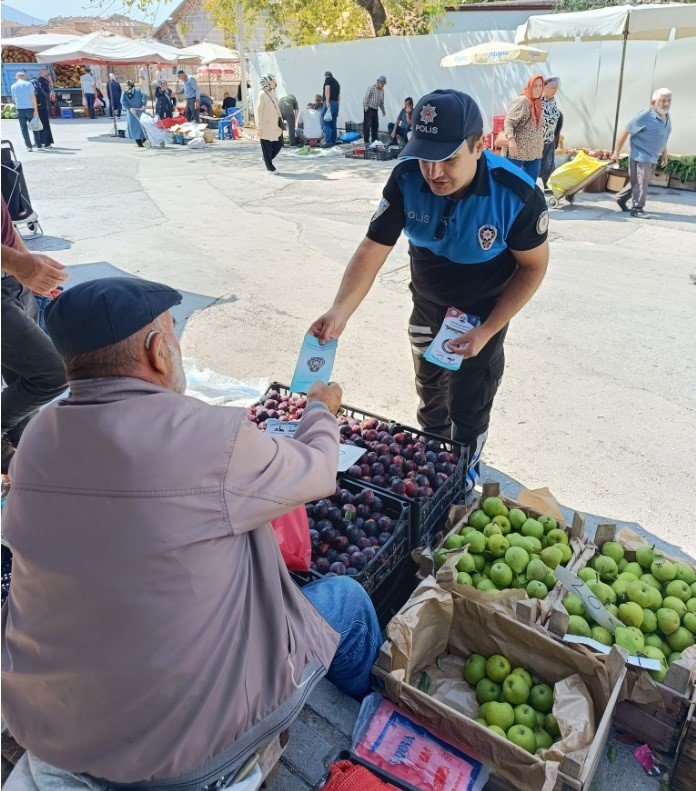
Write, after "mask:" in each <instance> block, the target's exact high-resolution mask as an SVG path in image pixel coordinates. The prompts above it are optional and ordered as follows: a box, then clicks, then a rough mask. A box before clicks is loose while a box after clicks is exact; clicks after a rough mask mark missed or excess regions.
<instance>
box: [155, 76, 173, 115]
mask: <svg viewBox="0 0 696 791" xmlns="http://www.w3.org/2000/svg"><path fill="white" fill-rule="evenodd" d="M175 105H176V98H175V96H174V94H173V93H172V91H171V90H170V89H169V86H168V85H167V81H166V80H162V82H161V84H160V85H158V86H157V87H156V88H155V112H156V113H157V115H158V116H159V117H160V118H172V117H173V115H174V107H175Z"/></svg>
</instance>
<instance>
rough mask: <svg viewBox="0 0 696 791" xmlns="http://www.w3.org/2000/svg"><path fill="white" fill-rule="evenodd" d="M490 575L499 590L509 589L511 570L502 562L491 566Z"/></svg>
mask: <svg viewBox="0 0 696 791" xmlns="http://www.w3.org/2000/svg"><path fill="white" fill-rule="evenodd" d="M501 538H503V536H501ZM490 575H491V579H492V580H493V582H494V583H495V585H496V586H497V587H498V588H500V589H501V590H502V589H503V588H507V587H509V586H510V584H511V583H512V569H511V568H510V566H508V565H507V563H503V562H502V561H498V562H497V563H494V564H493V565H492V566H491V571H490Z"/></svg>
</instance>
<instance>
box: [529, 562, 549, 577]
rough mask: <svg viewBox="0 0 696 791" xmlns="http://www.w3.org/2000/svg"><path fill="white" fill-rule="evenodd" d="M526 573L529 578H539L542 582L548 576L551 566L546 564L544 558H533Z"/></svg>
mask: <svg viewBox="0 0 696 791" xmlns="http://www.w3.org/2000/svg"><path fill="white" fill-rule="evenodd" d="M525 574H526V575H527V579H528V580H538V581H539V582H541V581H542V580H545V579H546V577H547V576H548V574H549V567H548V566H547V565H546V563H544V561H543V560H541V559H537V558H532V560H530V561H529V565H528V566H527V568H526V570H525Z"/></svg>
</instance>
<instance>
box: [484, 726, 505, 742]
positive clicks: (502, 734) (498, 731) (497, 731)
mask: <svg viewBox="0 0 696 791" xmlns="http://www.w3.org/2000/svg"><path fill="white" fill-rule="evenodd" d="M488 730H489V731H493V733H495V734H497V735H498V736H500V737H501V738H502V739H507V736H506V734H505V731H504V730H503V729H502V728H500V727H498V726H497V725H489V726H488Z"/></svg>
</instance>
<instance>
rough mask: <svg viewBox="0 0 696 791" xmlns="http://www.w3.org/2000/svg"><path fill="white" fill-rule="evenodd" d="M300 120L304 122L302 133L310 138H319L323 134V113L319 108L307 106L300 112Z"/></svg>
mask: <svg viewBox="0 0 696 791" xmlns="http://www.w3.org/2000/svg"><path fill="white" fill-rule="evenodd" d="M298 120H299V122H300V123H301V124H302V134H303V135H304V136H305V137H306V138H307V139H308V140H319V138H320V137H321V136H322V134H323V132H322V128H321V114H320V113H319V110H315V109H314V108H309V107H305V109H304V110H303V111H302V112H301V113H300V117H299V119H298Z"/></svg>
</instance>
